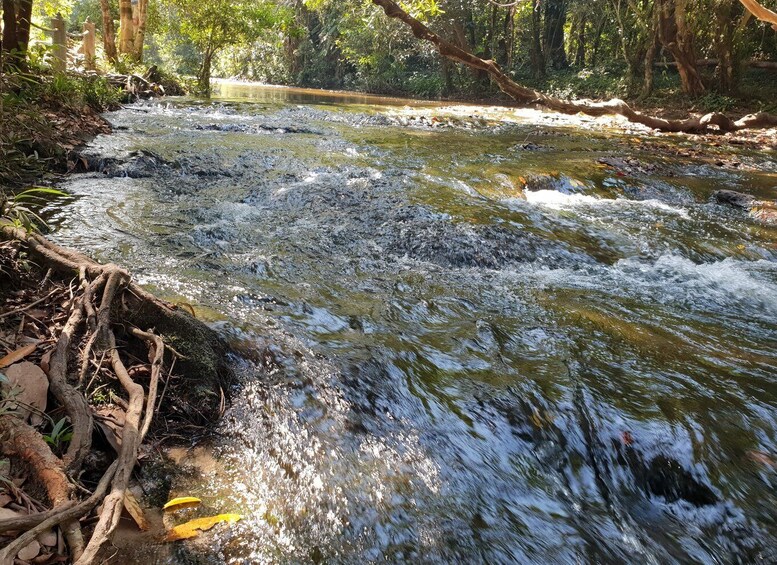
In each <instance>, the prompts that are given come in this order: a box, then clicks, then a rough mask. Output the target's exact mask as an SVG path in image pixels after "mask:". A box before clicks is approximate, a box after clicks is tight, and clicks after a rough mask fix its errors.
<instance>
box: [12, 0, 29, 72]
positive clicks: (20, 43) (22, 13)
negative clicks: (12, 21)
mask: <svg viewBox="0 0 777 565" xmlns="http://www.w3.org/2000/svg"><path fill="white" fill-rule="evenodd" d="M31 20H32V0H19V11H18V13H17V14H16V45H17V48H18V49H19V52H20V54H21V57H22V58H25V57H26V53H27V46H28V45H29V43H30V21H31Z"/></svg>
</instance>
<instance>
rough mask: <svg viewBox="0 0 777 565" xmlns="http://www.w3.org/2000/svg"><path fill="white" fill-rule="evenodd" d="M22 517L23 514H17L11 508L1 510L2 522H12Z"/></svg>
mask: <svg viewBox="0 0 777 565" xmlns="http://www.w3.org/2000/svg"><path fill="white" fill-rule="evenodd" d="M21 515H22V513H21V512H16V511H15V510H11V509H10V508H0V520H10V519H12V518H18V517H19V516H21Z"/></svg>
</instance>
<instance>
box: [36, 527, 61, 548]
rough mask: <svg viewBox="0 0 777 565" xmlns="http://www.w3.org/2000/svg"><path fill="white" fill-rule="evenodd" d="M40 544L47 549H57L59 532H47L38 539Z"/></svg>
mask: <svg viewBox="0 0 777 565" xmlns="http://www.w3.org/2000/svg"><path fill="white" fill-rule="evenodd" d="M37 540H38V542H39V543H40V544H41V545H45V546H46V547H55V546H56V545H57V532H55V531H54V530H46V531H45V532H43V533H42V534H41V535H39V536H38V537H37Z"/></svg>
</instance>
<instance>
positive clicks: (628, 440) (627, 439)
mask: <svg viewBox="0 0 777 565" xmlns="http://www.w3.org/2000/svg"><path fill="white" fill-rule="evenodd" d="M621 441H622V442H623V445H631V444H632V443H634V436H633V435H631V432H630V431H625V432H623V433H622V434H621Z"/></svg>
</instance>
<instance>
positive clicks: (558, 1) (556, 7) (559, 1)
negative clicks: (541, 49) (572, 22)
mask: <svg viewBox="0 0 777 565" xmlns="http://www.w3.org/2000/svg"><path fill="white" fill-rule="evenodd" d="M566 23H567V3H566V0H546V2H545V36H544V40H545V53H546V54H547V55H548V58H549V59H550V65H551V66H552V67H553V68H554V69H565V68H567V67H568V66H569V63H568V62H567V53H566V50H565V49H564V26H565V25H566Z"/></svg>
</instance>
